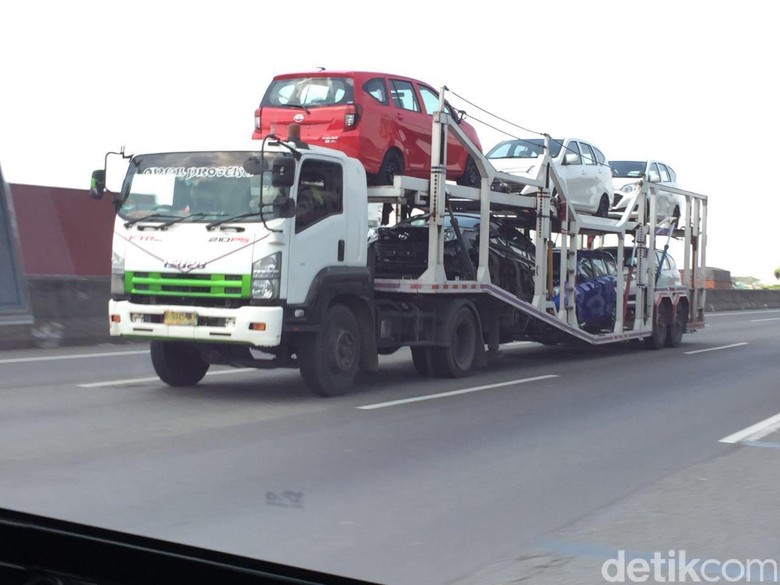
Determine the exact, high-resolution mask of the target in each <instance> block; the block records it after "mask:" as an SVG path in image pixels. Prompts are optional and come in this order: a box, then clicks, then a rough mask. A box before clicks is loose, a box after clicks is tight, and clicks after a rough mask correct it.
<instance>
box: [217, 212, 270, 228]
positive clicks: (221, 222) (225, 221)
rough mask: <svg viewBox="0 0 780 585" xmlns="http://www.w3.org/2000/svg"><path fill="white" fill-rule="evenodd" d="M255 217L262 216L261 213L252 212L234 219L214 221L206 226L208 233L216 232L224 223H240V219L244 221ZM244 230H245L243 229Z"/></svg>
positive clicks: (235, 216)
mask: <svg viewBox="0 0 780 585" xmlns="http://www.w3.org/2000/svg"><path fill="white" fill-rule="evenodd" d="M255 215H260V212H259V211H251V212H249V213H242V214H240V215H234V216H233V217H227V218H225V219H220V220H218V221H213V222H211V223H209V224H207V225H206V229H207V230H208V231H212V230H214V228H216V227H217V226H220V225H222V224H223V223H230V222H231V221H238V220H239V219H244V218H246V217H254V216H255ZM241 229H242V230H243V228H241Z"/></svg>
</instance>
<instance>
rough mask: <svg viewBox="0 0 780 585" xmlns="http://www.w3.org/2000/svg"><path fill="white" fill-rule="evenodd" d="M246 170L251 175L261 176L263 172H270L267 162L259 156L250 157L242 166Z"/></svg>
mask: <svg viewBox="0 0 780 585" xmlns="http://www.w3.org/2000/svg"><path fill="white" fill-rule="evenodd" d="M242 166H243V167H244V170H245V171H246V172H247V173H249V174H250V175H261V174H262V173H263V171H266V170H268V165H267V164H266V162H265V160H264V159H262V158H261V157H259V156H250V157H249V158H248V159H246V160H245V161H244V164H243V165H242Z"/></svg>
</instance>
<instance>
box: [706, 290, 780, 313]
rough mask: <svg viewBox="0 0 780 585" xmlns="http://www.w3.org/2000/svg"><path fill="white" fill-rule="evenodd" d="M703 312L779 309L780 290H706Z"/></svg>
mask: <svg viewBox="0 0 780 585" xmlns="http://www.w3.org/2000/svg"><path fill="white" fill-rule="evenodd" d="M704 308H705V311H741V310H745V309H778V308H780V290H744V289H738V288H727V289H710V290H707V296H706V302H705V307H704Z"/></svg>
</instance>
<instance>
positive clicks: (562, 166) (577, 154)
mask: <svg viewBox="0 0 780 585" xmlns="http://www.w3.org/2000/svg"><path fill="white" fill-rule="evenodd" d="M550 150H551V151H552V152H550V158H551V159H552V164H553V165H554V166H555V169H556V171H558V174H559V175H560V177H561V179H562V180H563V182H564V184H565V185H566V192H567V193H568V197H569V204H570V205H571V206H572V207H573V208H574V209H575V210H576V211H579V212H582V213H588V214H591V215H598V216H599V217H607V215H608V213H609V206H610V203H611V201H612V172H611V170H610V167H609V163H608V162H607V160H606V158H605V157H604V154H603V153H602V152H601V151H600V150H599V149H598V148H596V147H595V146H593V145H592V144H590V143H588V142H585V141H584V140H579V139H577V138H565V139H564V138H561V139H551V141H550ZM543 153H544V139H543V138H528V139H514V140H505V141H504V142H499V143H498V144H496V145H495V146H494V147H493V148H492V149H490V151H489V152H488V153H487V155H486V156H487V158H488V159H489V160H490V163H491V164H492V165H493V166H494V167H495V168H496V170H498V171H502V172H505V173H510V174H512V175H518V176H520V177H523V176H525V177H528V178H531V179H536V178H537V177H538V176H539V174H540V172H541V168H540V167H541V164H540V163H541V156H542V155H543ZM525 190H528V191H529V192H531V191H533V188H532V187H526V189H525ZM525 190H524V192H525Z"/></svg>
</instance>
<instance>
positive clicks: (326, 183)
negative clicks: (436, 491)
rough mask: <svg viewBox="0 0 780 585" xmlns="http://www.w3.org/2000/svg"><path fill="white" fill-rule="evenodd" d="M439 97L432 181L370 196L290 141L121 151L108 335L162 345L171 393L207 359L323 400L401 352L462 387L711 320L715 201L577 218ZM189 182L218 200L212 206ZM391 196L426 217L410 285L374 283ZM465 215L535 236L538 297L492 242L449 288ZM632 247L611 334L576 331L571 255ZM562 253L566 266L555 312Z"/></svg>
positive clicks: (661, 338) (331, 163)
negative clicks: (450, 152)
mask: <svg viewBox="0 0 780 585" xmlns="http://www.w3.org/2000/svg"><path fill="white" fill-rule="evenodd" d="M444 93H445V92H444V89H443V90H442V92H441V94H440V95H441V100H442V107H441V108H440V112H438V113H436V114H434V116H433V121H432V145H433V147H432V160H431V163H432V164H431V175H430V179H419V178H412V177H402V176H397V177H395V181H394V184H393V185H388V186H382V187H367V181H366V173H365V170H364V168H363V166H362V165H361V163H360V162H359V161H357V160H356V159H353V158H349V157H348V156H346V155H345V154H343V153H341V152H339V151H336V150H332V149H328V148H318V147H314V146H308V145H306V144H303V143H301V142H300V140H299V139H297V137H296V136H295V135H292V136H290V137H288V138H287V139H280V138H277V137H274V136H268V137H266V138H265V139H263V140H262V141H252V142H251V143H249V144H242V145H240V146H239V147H238V148H228V149H208V150H194V149H185V150H182V151H166V152H154V151H151V152H148V153H143V154H135V155H133V156H128V155H124V153H122V156H123V158H124V159H125V160H126V161H127V164H128V170H127V173H126V176H125V178H124V181H123V184H122V188H121V191H119V192H118V193H116V194H115V195H114V202H115V205H116V207H117V215H116V222H115V226H114V233H113V252H112V269H111V300H110V302H109V307H108V313H109V320H110V332H111V335H113V336H121V337H125V338H135V339H148V340H151V359H152V363H153V366H154V369H155V371H156V373H157V374H158V375H159V377H160V378H161V379H162V380H163V381H164V382H166V383H167V384H170V385H174V386H180V385H192V384H196V383H198V382H199V381H200V380H201V379H202V378H203V376H204V375H205V374H206V372H207V370H208V369H209V367H210V366H211V365H213V364H225V365H230V366H236V367H254V368H275V367H295V368H299V369H300V372H301V375H302V377H303V379H304V380H305V382H306V383H307V384H308V386H310V387H311V389H313V390H314V391H315V392H316V393H318V394H320V395H323V396H333V395H338V394H341V393H343V392H345V391H347V390H348V388H349V387H350V386H351V385H352V383H353V381H354V379H355V376H356V374H357V372H358V370H359V369H366V370H375V369H377V368H378V364H379V358H378V356H379V355H380V354H382V353H390V352H392V351H394V350H395V349H397V348H400V347H405V346H408V347H410V349H411V355H412V361H413V363H414V366H415V368H416V369H417V371H418V372H419V373H420V374H421V375H425V376H441V377H460V376H465V375H467V374H469V373H470V372H471V371H472V370H473V369H474V368H476V367H478V366H479V365H480V364H483V363H485V362H486V361H487V359H488V358H489V357H490V356H491V354H492V353H494V352H496V351H497V350H498V349H499V347H500V346H501V344H502V343H506V342H510V341H514V340H519V339H525V340H529V339H530V340H533V341H539V342H543V343H558V342H575V343H586V344H594V345H605V344H613V343H621V342H626V341H628V340H644V343H645V344H646V345H648V346H649V347H651V348H654V349H660V348H662V347H664V346H676V345H678V344H679V343H680V341H681V338H682V335H683V333H685V332H686V331H691V330H693V329H695V328H696V327H700V326H703V307H704V290H703V288H702V286H701V284H702V279H701V278H700V276H699V275H700V273H703V269H702V267H703V266H704V263H705V248H706V219H707V198H706V196H704V195H700V194H697V193H692V192H689V191H684V190H681V189H675V190H674V191H675V192H676V193H678V194H680V195H681V196H683V197H684V199H685V201H686V209H685V213H684V214H683V220H682V223H683V224H684V225H674V224H673V225H671V226H669V225H666V224H664V222H665V218H659V217H656V213H655V187H654V185H653V184H652V183H650V182H648V181H644V182H643V183H642V185H641V186H640V187H639V188H638V189H637V190H636V191H635V194H634V195H633V197H635V198H636V204H635V205H628V206H627V207H626V211H625V213H624V214H623V216H622V217H620V218H600V217H591V216H586V215H582V214H578V213H576V212H575V211H574V210H573V209H571V208H570V207H569V206H567V205H566V189H565V184H563V183H562V182H561V181H560V179H559V177H558V175H557V174H556V171H555V168H554V166H552V165H551V164H550V158H549V156H548V155H545V156H544V158H543V160H542V164H541V165H540V172H539V175H538V177H537V178H535V179H529V178H520V177H517V176H514V175H511V174H507V173H501V172H498V171H496V169H494V168H493V167H492V166H491V165H490V162H489V161H488V160H487V159H486V158H485V157H484V156H483V154H482V153H481V152H480V151H479V149H478V148H476V147H475V146H474V145H473V144H472V143H471V142H470V141H469V139H468V138H467V137H466V136H465V135H464V134H463V133H462V132H461V131H460V128H459V127H458V125H457V124H455V123H453V120H452V119H451V118H450V117H449V115H448V114H447V113H446V109H445V108H444V107H443V100H444ZM448 132H452V133H454V134H455V136H456V137H457V139H458V140H459V141H460V142H461V143H462V144H463V145H464V147H465V148H466V149H467V150H468V151H469V153H470V155H471V157H472V158H473V159H474V161H475V162H476V164H477V166H478V168H479V171H480V174H481V186H480V187H479V188H475V187H466V186H459V185H455V184H451V183H448V182H447V181H446V180H445V179H446V176H445V170H446V165H445V164H444V161H446V160H447V159H446V147H447V146H446V145H447V133H448ZM548 151H549V149H548ZM107 160H108V155H107ZM105 178H106V168H105V167H104V168H103V169H102V170H98V171H95V172H94V173H93V178H92V189H91V193H92V196H93V197H95V198H99V197H101V196H102V195H103V193H104V192H105ZM528 186H530V187H532V188H533V189H531V190H530V191H533V192H532V193H531V194H528V193H529V189H527V188H526V187H528ZM196 188H197V190H198V192H202V191H204V190H205V191H206V192H207V193H210V194H209V195H206V201H207V204H205V205H204V203H203V196H202V195H199V196H198V197H195V193H194V191H195V190H196ZM665 188H666V187H665ZM667 189H668V188H667ZM521 192H524V193H525V194H521ZM553 195H554V197H553ZM388 202H389V203H394V204H410V205H414V206H416V207H418V208H421V209H424V210H427V211H430V213H431V215H430V220H429V225H428V229H429V237H428V263H427V268H426V269H425V270H424V272H423V273H422V274H420V275H419V277H417V278H413V279H410V278H404V279H386V278H375V277H374V269H373V268H374V267H373V263H374V261H375V259H374V258H373V254H372V250H371V248H370V246H369V245H368V238H367V234H368V231H369V218H368V214H369V209H371V204H376V203H388ZM457 206H461V207H463V206H467V207H469V208H470V209H472V210H476V211H477V212H478V213H479V214H480V226H481V228H482V230H481V233H488V229H487V226H488V222H489V217H490V215H491V214H495V213H501V214H505V215H507V214H509V215H513V217H515V218H517V221H518V222H519V224H518V225H522V226H523V229H525V230H526V233H527V234H529V235H530V236H531V237H532V238H533V240H534V242H535V256H536V258H535V266H534V273H533V282H534V292H533V296H532V298H531V296H530V295H528V296H527V297H526V298H525V299H520V298H518V297H517V296H516V295H515V294H513V293H512V292H511V291H508V290H505V289H504V288H501V287H499V286H498V285H497V284H496V283H495V282H493V280H492V278H495V275H491V271H490V270H489V262H488V256H489V245H490V242H489V238H482V239H480V240H479V242H478V258H476V261H473V260H472V264H473V271H472V272H470V274H471V275H472V277H471V278H469V279H468V280H463V279H458V280H448V278H447V273H446V271H445V269H444V266H443V245H444V237H445V234H444V225H445V215H446V214H448V213H450V212H451V210H452V209H453V208H456V207H457ZM633 209H636V210H637V212H636V213H633V212H632V210H633ZM667 224H668V222H667ZM659 227H667V228H669V229H671V236H674V237H675V238H677V239H678V240H679V241H680V242H681V243H682V244H683V246H684V262H683V266H684V267H683V286H681V287H676V288H656V287H655V286H654V284H655V281H654V275H655V273H656V270H657V266H656V254H655V253H654V250H655V248H656V247H660V246H661V245H663V243H664V241H666V240H664V238H668V237H669V236H668V235H666V236H660V235H658V234H659V233H660V232H659ZM455 231H456V234H457V230H455ZM668 233H669V232H667V234H668ZM626 236H630V237H631V238H632V243H631V245H633V246H634V250H635V251H636V252H635V255H636V261H635V262H634V263H633V264H632V267H631V269H630V278H632V280H633V285H632V286H633V290H634V291H635V294H634V295H633V296H634V298H633V300H629V297H628V295H627V294H626V293H625V291H626V287H627V282H626V281H625V279H624V278H622V277H621V278H617V285H616V286H617V303H616V307H615V311H614V313H615V315H614V319H613V322H612V323H611V324H610V328H609V329H608V330H604V331H600V332H593V331H586V330H583V329H582V328H581V327H580V326H579V324H578V319H577V309H576V304H575V298H574V297H575V295H574V286H575V284H576V283H575V278H576V276H575V275H576V266H577V250H578V249H580V248H582V247H583V246H587V245H588V244H589V243H592V242H594V241H601V240H606V239H613V240H615V241H616V245H617V246H618V250H619V253H618V258H623V245H624V238H625V237H626ZM457 237H462V236H461V235H459V234H458V235H457ZM553 246H556V247H557V248H558V250H557V253H558V254H559V255H560V256H559V257H560V259H561V260H560V263H561V269H560V278H559V280H560V283H559V284H558V286H559V287H560V299H561V300H560V302H559V304H558V306H556V304H555V303H554V302H553V300H552V299H553V285H554V283H553V280H552V277H551V275H552V268H551V267H552V249H553ZM564 355H565V354H564Z"/></svg>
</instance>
